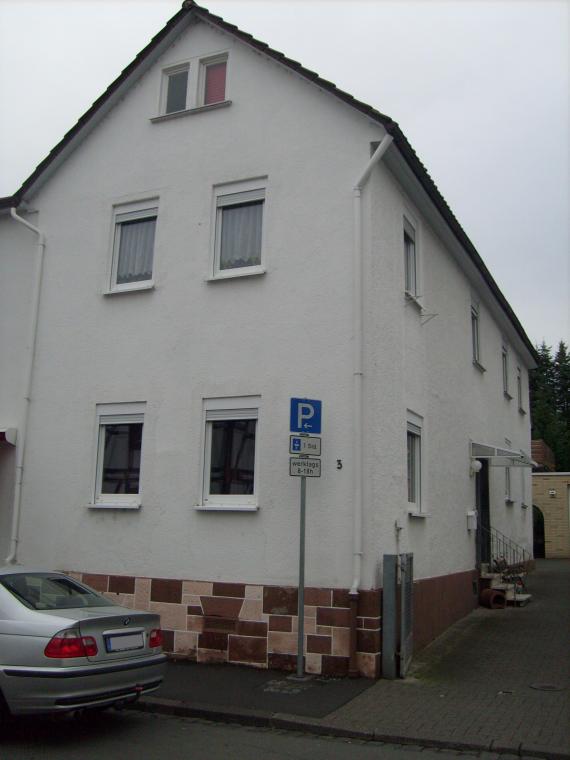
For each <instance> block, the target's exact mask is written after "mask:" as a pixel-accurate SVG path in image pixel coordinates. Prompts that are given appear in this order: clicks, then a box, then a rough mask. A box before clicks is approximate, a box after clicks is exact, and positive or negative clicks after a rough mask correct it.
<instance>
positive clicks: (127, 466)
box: [94, 403, 145, 507]
mask: <svg viewBox="0 0 570 760" xmlns="http://www.w3.org/2000/svg"><path fill="white" fill-rule="evenodd" d="M144 412H145V404H144V403H133V404H98V405H97V462H96V476H95V497H94V504H95V505H96V506H97V505H99V506H112V507H138V506H140V477H141V453H142V437H143V427H144Z"/></svg>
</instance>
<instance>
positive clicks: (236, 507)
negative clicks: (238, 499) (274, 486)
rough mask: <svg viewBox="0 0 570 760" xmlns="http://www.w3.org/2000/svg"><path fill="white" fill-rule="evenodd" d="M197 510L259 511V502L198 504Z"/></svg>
mask: <svg viewBox="0 0 570 760" xmlns="http://www.w3.org/2000/svg"><path fill="white" fill-rule="evenodd" d="M194 509H195V510H196V511H197V512H257V511H258V510H259V507H258V506H257V504H197V505H196V506H195V507H194Z"/></svg>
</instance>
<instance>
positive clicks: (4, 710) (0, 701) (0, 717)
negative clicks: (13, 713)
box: [0, 691, 10, 731]
mask: <svg viewBox="0 0 570 760" xmlns="http://www.w3.org/2000/svg"><path fill="white" fill-rule="evenodd" d="M9 719H10V710H9V708H8V705H7V704H6V700H5V699H4V695H3V694H2V692H1V691H0V731H1V730H2V728H3V727H4V726H5V725H6V724H7V723H8V720H9Z"/></svg>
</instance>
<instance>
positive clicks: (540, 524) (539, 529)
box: [532, 504, 546, 559]
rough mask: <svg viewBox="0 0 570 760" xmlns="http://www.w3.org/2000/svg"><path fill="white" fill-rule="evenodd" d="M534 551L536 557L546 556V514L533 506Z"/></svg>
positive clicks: (542, 557)
mask: <svg viewBox="0 0 570 760" xmlns="http://www.w3.org/2000/svg"><path fill="white" fill-rule="evenodd" d="M532 531H533V539H532V553H533V554H534V557H535V559H544V558H545V556H546V553H545V549H544V515H543V514H542V510H540V509H539V508H538V507H536V506H535V505H534V504H533V506H532Z"/></svg>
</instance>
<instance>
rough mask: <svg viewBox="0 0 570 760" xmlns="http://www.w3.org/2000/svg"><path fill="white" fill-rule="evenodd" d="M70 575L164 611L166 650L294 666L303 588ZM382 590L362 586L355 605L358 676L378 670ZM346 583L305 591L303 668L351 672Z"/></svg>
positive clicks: (203, 658) (127, 601) (124, 600)
mask: <svg viewBox="0 0 570 760" xmlns="http://www.w3.org/2000/svg"><path fill="white" fill-rule="evenodd" d="M70 575H73V577H75V578H77V579H78V580H80V581H83V583H86V584H87V585H88V586H91V587H92V588H94V589H96V590H97V591H99V592H102V593H103V594H105V596H107V597H109V598H110V599H112V600H113V601H114V602H117V603H118V604H122V605H124V606H125V607H131V608H136V609H141V610H149V611H151V612H156V613H158V614H159V615H160V617H161V625H162V629H163V632H164V650H165V651H166V652H171V653H172V654H173V655H174V656H177V657H185V658H187V659H191V660H196V661H197V662H209V663H212V662H230V663H236V664H244V665H252V666H254V667H259V668H275V669H278V670H291V671H294V670H296V667H297V656H296V655H297V589H296V588H292V587H287V586H261V585H249V584H244V583H219V582H216V581H214V582H210V581H190V580H175V579H165V578H135V577H130V576H123V575H100V574H96V575H95V574H92V573H75V572H72V573H70ZM380 613H381V591H380V590H379V589H375V590H371V591H361V592H360V594H359V600H358V609H357V655H356V659H357V666H358V672H359V674H360V675H363V676H367V677H369V678H378V677H379V675H380V641H381V636H380ZM349 657H350V606H349V599H348V589H331V588H306V589H305V670H306V672H307V673H313V674H315V675H324V676H345V675H348V668H349Z"/></svg>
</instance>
